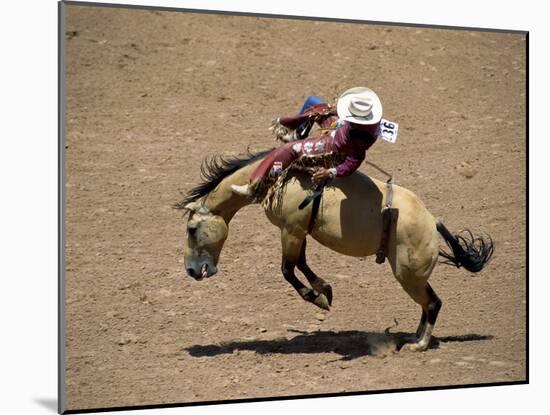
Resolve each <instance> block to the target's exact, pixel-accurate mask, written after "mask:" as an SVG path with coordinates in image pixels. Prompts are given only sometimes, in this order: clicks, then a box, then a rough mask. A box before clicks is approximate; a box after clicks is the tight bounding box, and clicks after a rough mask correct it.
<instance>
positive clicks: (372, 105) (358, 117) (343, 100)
mask: <svg viewBox="0 0 550 415" xmlns="http://www.w3.org/2000/svg"><path fill="white" fill-rule="evenodd" d="M336 112H337V113H338V117H340V119H341V120H342V121H348V122H351V123H354V124H362V125H371V124H376V123H377V122H379V121H380V120H381V119H382V103H381V102H380V98H378V95H376V93H375V92H374V91H373V90H371V89H369V88H365V87H362V86H359V87H355V88H351V89H348V90H347V91H346V92H344V93H343V94H342V95H340V98H338V103H337V104H336Z"/></svg>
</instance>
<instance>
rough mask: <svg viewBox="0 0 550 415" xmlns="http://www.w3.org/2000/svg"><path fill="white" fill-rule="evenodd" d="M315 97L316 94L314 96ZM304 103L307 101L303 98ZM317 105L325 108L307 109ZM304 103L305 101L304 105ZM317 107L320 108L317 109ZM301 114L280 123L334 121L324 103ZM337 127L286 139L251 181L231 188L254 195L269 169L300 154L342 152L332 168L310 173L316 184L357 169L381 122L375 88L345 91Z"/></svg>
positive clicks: (286, 163) (296, 125)
mask: <svg viewBox="0 0 550 415" xmlns="http://www.w3.org/2000/svg"><path fill="white" fill-rule="evenodd" d="M316 98H317V97H316ZM306 103H307V101H306ZM316 106H325V107H326V109H327V111H324V110H323V107H321V108H320V110H321V112H319V111H318V110H316V111H310V110H311V108H315V107H316ZM305 107H306V104H304V108H305ZM304 108H303V109H302V110H303V111H304ZM318 109H319V108H318ZM310 110H305V111H304V112H303V114H298V115H296V116H291V117H283V118H280V119H279V123H280V124H282V125H283V126H284V127H286V128H288V129H290V130H296V129H298V128H300V127H302V128H303V126H304V124H305V123H307V122H308V121H311V119H312V118H313V119H316V120H317V121H319V117H318V116H319V114H321V115H323V116H325V117H326V119H323V117H321V120H320V122H321V123H323V122H325V121H327V120H328V121H331V122H332V121H333V120H332V119H331V113H330V106H329V105H328V104H326V103H322V102H321V103H317V104H314V106H313V107H311V106H310ZM336 112H337V114H338V118H339V120H338V124H339V126H338V127H337V128H336V129H335V130H333V131H332V132H331V133H330V134H324V135H321V136H317V137H311V138H306V139H304V140H299V141H291V142H288V143H286V144H284V145H282V146H280V147H278V148H276V149H274V150H273V151H272V152H271V153H270V154H268V155H267V156H266V157H265V158H264V160H263V161H262V162H261V163H260V164H259V165H258V167H257V168H256V170H254V172H253V173H252V175H251V177H250V183H247V184H244V185H241V186H237V185H232V186H231V188H232V190H233V191H234V192H235V193H237V194H240V195H243V196H249V197H251V196H254V192H255V188H256V187H257V185H258V184H259V183H260V182H261V181H262V180H264V179H265V178H266V177H267V176H268V175H269V173H270V172H272V171H273V172H280V171H282V170H284V169H286V168H287V167H288V166H289V165H290V164H291V163H292V162H293V161H294V160H296V159H297V158H299V157H316V156H320V155H326V154H332V153H339V154H343V155H345V160H344V161H343V162H342V163H341V164H339V165H337V166H335V167H332V168H328V169H327V168H323V167H320V168H318V169H316V171H315V172H314V173H313V175H312V181H313V182H314V183H319V182H322V181H326V180H332V179H334V178H336V177H345V176H349V175H350V174H352V173H353V172H354V171H355V170H357V169H358V168H359V166H360V165H361V163H362V162H363V160H364V159H365V153H366V151H367V150H368V149H369V148H370V147H371V146H372V145H373V144H374V142H375V141H376V139H377V137H378V130H379V127H380V121H381V119H382V103H381V102H380V99H379V98H378V96H377V95H376V93H375V92H374V91H372V90H371V89H369V88H366V87H356V88H351V89H348V90H347V91H345V92H344V93H343V94H342V95H341V96H340V97H339V98H338V102H337V105H336Z"/></svg>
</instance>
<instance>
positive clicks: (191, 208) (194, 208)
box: [183, 202, 201, 212]
mask: <svg viewBox="0 0 550 415" xmlns="http://www.w3.org/2000/svg"><path fill="white" fill-rule="evenodd" d="M200 207H201V204H200V202H189V203H187V204H186V205H185V206H184V207H183V208H184V209H185V210H187V211H189V212H195V211H197V210H198V209H199V208H200Z"/></svg>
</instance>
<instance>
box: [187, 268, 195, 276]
mask: <svg viewBox="0 0 550 415" xmlns="http://www.w3.org/2000/svg"><path fill="white" fill-rule="evenodd" d="M187 274H188V275H189V276H190V277H196V275H195V270H194V269H193V268H187Z"/></svg>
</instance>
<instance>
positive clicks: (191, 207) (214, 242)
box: [184, 202, 228, 281]
mask: <svg viewBox="0 0 550 415" xmlns="http://www.w3.org/2000/svg"><path fill="white" fill-rule="evenodd" d="M184 209H186V210H187V211H188V212H189V218H188V220H187V244H186V245H185V248H184V264H185V265H184V266H185V271H186V272H187V274H188V275H189V276H190V277H193V278H194V279H195V280H197V281H200V280H202V279H204V278H208V277H211V276H212V275H214V274H216V272H218V268H217V264H218V260H219V257H220V252H221V250H222V247H223V244H224V242H225V240H226V239H227V234H228V227H227V223H226V222H225V220H224V219H223V218H222V217H221V216H219V215H216V214H214V213H212V212H211V211H210V210H208V209H207V208H206V207H204V205H202V204H201V203H200V202H191V203H188V204H187V205H185V207H184Z"/></svg>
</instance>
